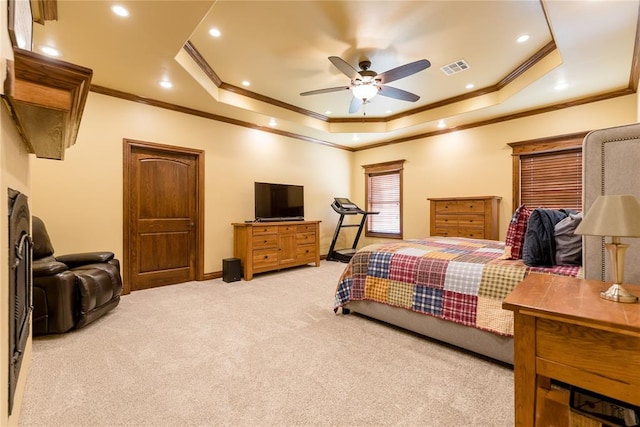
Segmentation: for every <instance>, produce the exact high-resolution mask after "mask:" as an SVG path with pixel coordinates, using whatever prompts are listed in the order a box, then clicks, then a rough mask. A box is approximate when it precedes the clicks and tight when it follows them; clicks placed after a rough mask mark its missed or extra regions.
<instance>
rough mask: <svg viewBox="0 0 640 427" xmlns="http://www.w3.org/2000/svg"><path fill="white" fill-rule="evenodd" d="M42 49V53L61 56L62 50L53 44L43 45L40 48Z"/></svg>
mask: <svg viewBox="0 0 640 427" xmlns="http://www.w3.org/2000/svg"><path fill="white" fill-rule="evenodd" d="M40 50H41V51H42V53H44V54H45V55H49V56H60V52H59V51H58V49H56V48H54V47H51V46H42V47H41V48H40Z"/></svg>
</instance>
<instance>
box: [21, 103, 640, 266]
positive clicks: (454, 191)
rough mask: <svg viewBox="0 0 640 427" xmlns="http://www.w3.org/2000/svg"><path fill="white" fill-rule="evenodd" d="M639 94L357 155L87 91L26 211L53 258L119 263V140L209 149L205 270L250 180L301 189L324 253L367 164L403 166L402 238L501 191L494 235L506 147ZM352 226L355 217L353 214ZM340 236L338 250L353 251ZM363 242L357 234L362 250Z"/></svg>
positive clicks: (598, 124) (359, 199) (349, 233)
mask: <svg viewBox="0 0 640 427" xmlns="http://www.w3.org/2000/svg"><path fill="white" fill-rule="evenodd" d="M636 102H637V101H636V96H635V95H629V96H625V97H618V98H615V99H611V100H607V101H601V102H598V103H594V104H589V105H583V106H578V107H573V108H567V109H563V110H559V111H555V112H551V113H545V114H541V115H538V116H533V117H525V118H521V119H517V120H511V121H506V122H501V123H496V124H493V125H489V126H483V127H478V128H473V129H469V130H464V131H459V132H452V133H448V134H444V135H439V136H434V137H430V138H424V139H420V140H416V141H410V142H406V143H402V144H395V145H389V146H385V147H380V148H374V149H370V150H364V151H358V152H355V153H351V152H347V151H344V150H338V149H334V148H330V147H326V146H322V145H318V144H312V143H308V142H302V141H298V140H294V139H290V138H284V137H281V136H277V135H271V134H268V133H264V132H259V131H256V130H251V129H246V128H242V127H238V126H232V125H229V124H225V123H220V122H215V121H212V120H207V119H203V118H199V117H192V116H189V115H185V114H180V113H175V112H171V111H169V110H163V109H159V108H154V107H149V106H146V105H141V104H137V103H133V102H128V101H124V100H120V99H117V98H112V97H108V96H105V95H99V94H95V93H90V95H89V99H88V102H87V106H86V108H85V114H84V116H83V119H82V123H81V126H80V132H79V135H78V141H77V143H76V145H75V146H73V147H71V148H70V149H69V150H67V153H66V158H65V160H64V161H62V162H60V161H53V160H41V159H37V160H35V162H34V165H33V183H34V184H33V190H32V191H33V196H34V197H33V199H34V203H33V205H32V210H33V213H34V214H36V215H39V216H42V217H43V218H44V220H45V221H46V223H47V226H48V228H49V231H50V233H51V237H52V240H53V243H54V245H55V248H56V252H57V253H59V254H62V253H68V252H75V251H89V250H112V251H114V252H116V254H117V256H118V257H120V258H122V173H123V172H122V140H123V138H129V139H135V140H142V141H147V142H155V143H161V144H168V145H178V146H185V147H191V148H196V149H202V150H204V151H205V272H207V273H208V272H219V271H220V270H221V268H222V265H221V260H222V259H223V258H226V257H230V256H232V255H233V237H232V228H231V226H230V224H231V223H232V222H237V221H243V220H246V219H252V218H253V182H254V181H268V182H280V183H293V184H302V185H304V186H305V202H306V206H305V208H306V212H305V214H306V215H305V216H306V218H307V219H319V220H321V221H323V222H322V225H321V235H322V238H321V253H322V254H326V252H327V250H328V247H329V244H330V241H331V237H332V235H333V230H334V227H335V224H336V221H337V214H335V213H334V212H333V211H332V210H331V208H330V207H329V205H330V203H331V201H332V199H333V197H337V196H346V197H350V198H351V199H352V200H353V201H354V202H356V203H357V204H359V205H360V206H364V174H363V171H362V168H361V166H362V165H364V164H370V163H377V162H384V161H389V160H396V159H406V163H405V169H404V235H405V237H406V238H416V237H422V236H427V235H428V233H429V229H428V224H429V204H428V200H427V199H428V198H429V197H450V196H474V195H482V196H484V195H497V196H501V197H502V202H501V205H500V237H501V238H504V235H505V232H506V227H507V223H508V220H509V218H510V215H511V212H512V211H513V207H512V206H511V205H512V200H511V173H512V171H511V149H510V147H509V146H508V145H507V143H509V142H514V141H521V140H526V139H534V138H542V137H547V136H553V135H560V134H567V133H572V132H579V131H586V130H590V129H597V128H603V127H610V126H615V125H619V124H625V123H631V122H634V121H635V120H636V117H637V103H636ZM350 219H351V220H355V218H350ZM354 232H355V229H345V230H343V232H342V233H341V239H340V241H339V242H338V245H337V248H342V247H348V246H350V245H351V242H352V238H353V233H354ZM370 241H371V240H369V239H366V238H362V239H361V242H360V245H359V246H362V245H363V244H366V243H368V242H370Z"/></svg>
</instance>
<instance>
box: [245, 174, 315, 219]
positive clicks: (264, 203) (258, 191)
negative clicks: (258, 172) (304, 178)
mask: <svg viewBox="0 0 640 427" xmlns="http://www.w3.org/2000/svg"><path fill="white" fill-rule="evenodd" d="M254 194H255V214H256V221H302V220H304V187H303V186H302V185H290V184H272V183H268V182H256V183H255V191H254Z"/></svg>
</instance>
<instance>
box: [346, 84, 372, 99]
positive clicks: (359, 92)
mask: <svg viewBox="0 0 640 427" xmlns="http://www.w3.org/2000/svg"><path fill="white" fill-rule="evenodd" d="M351 92H352V93H353V96H355V97H356V98H358V99H362V100H363V101H364V100H365V99H366V100H370V99H371V98H373V97H374V96H376V95H377V94H378V87H377V86H375V85H372V84H361V85H356V86H353V88H352V89H351Z"/></svg>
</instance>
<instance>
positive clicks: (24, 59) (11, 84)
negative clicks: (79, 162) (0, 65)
mask: <svg viewBox="0 0 640 427" xmlns="http://www.w3.org/2000/svg"><path fill="white" fill-rule="evenodd" d="M13 56H14V60H13V61H8V62H7V68H8V69H7V78H6V80H5V82H4V94H5V95H4V97H3V99H4V100H5V101H6V104H7V106H8V107H9V110H10V112H11V116H12V117H13V119H14V121H15V122H16V125H17V126H18V130H19V132H20V134H21V135H22V139H23V140H24V142H25V143H26V144H27V147H28V149H29V152H31V153H33V154H35V155H36V156H37V157H41V158H47V159H56V160H63V159H64V152H65V150H66V149H67V148H69V147H71V146H72V145H73V144H75V142H76V137H77V135H78V128H79V127H80V119H81V118H82V112H83V110H84V105H85V103H86V100H87V95H88V93H89V87H90V85H91V77H92V75H93V71H92V70H90V69H88V68H85V67H81V66H78V65H74V64H70V63H68V62H64V61H60V60H57V59H53V58H49V57H46V56H43V55H40V54H37V53H34V52H30V51H27V50H22V49H18V48H15V47H14V49H13Z"/></svg>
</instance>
